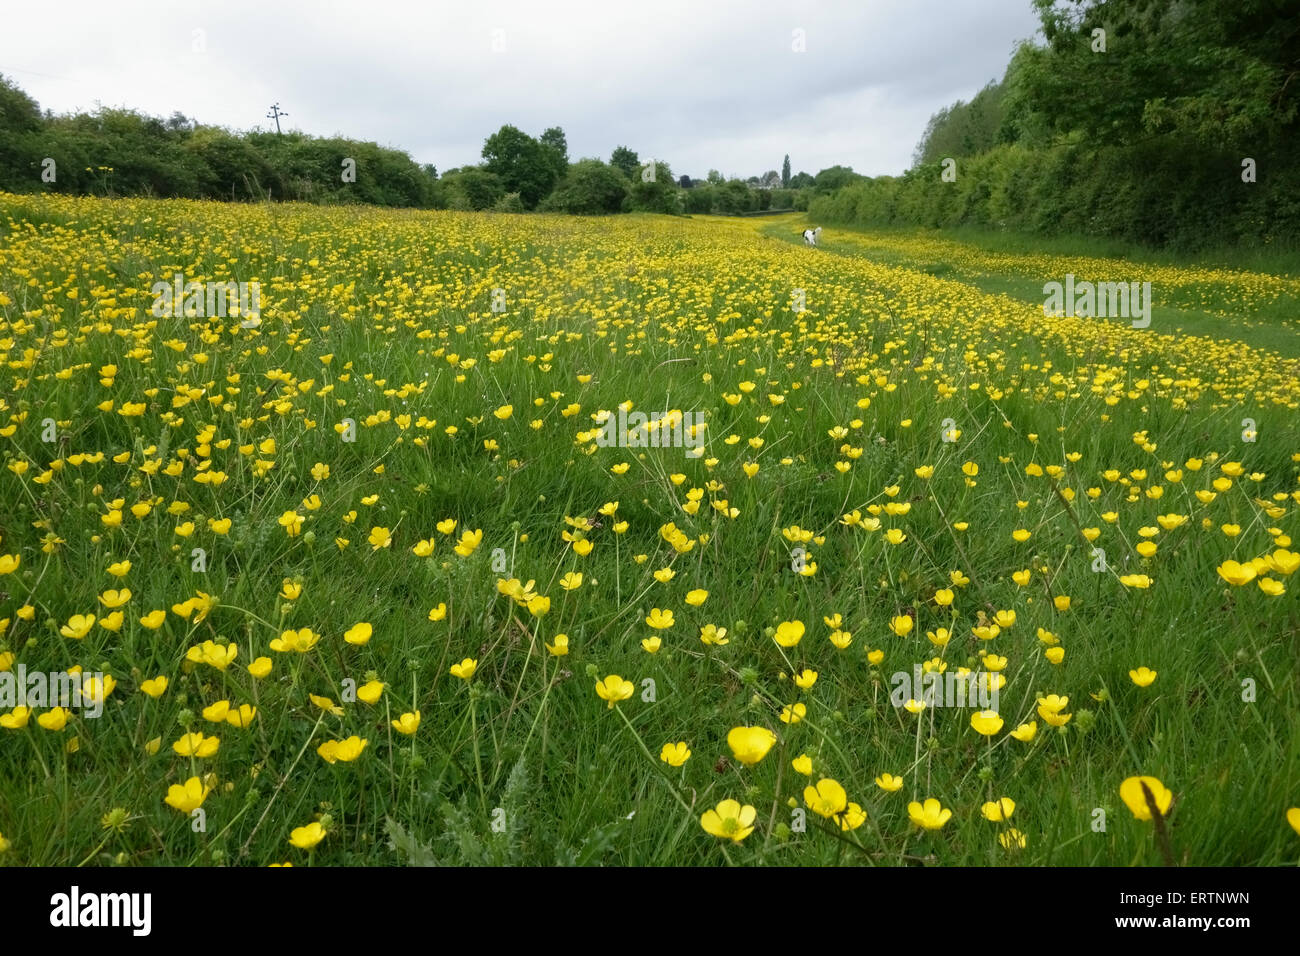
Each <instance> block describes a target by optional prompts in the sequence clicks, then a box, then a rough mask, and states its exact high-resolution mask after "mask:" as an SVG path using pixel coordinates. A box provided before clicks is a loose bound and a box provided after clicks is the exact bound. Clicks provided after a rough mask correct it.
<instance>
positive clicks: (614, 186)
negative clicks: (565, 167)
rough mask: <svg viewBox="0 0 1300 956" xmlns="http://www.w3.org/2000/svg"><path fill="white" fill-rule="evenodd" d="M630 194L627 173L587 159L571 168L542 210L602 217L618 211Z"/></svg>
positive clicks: (595, 160)
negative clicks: (625, 174)
mask: <svg viewBox="0 0 1300 956" xmlns="http://www.w3.org/2000/svg"><path fill="white" fill-rule="evenodd" d="M627 194H628V181H627V178H626V177H625V176H624V175H623V173H622V172H621V171H620V170H618V169H615V168H614V167H613V166H607V165H605V164H604V163H602V162H601V161H600V160H598V159H583V160H579V161H578V162H576V163H574V164H573V165H572V166H570V167H569V171H568V173H567V174H566V175H565V177H564V179H563V181H561V183H560V185H559V186H558V187H556V190H555V192H553V193H551V195H549V196H548V197H546V199H544V200H543V201H542V203H541V205H540V206H539V207H538V208H539V209H541V210H543V211H547V212H567V213H573V214H576V215H582V216H598V215H603V214H606V213H614V212H618V211H619V210H620V209H621V208H622V207H623V200H624V199H625V198H626V197H627Z"/></svg>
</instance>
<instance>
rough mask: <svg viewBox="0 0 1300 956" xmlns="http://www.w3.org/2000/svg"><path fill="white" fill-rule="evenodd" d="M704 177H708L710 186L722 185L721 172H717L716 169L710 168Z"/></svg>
mask: <svg viewBox="0 0 1300 956" xmlns="http://www.w3.org/2000/svg"><path fill="white" fill-rule="evenodd" d="M705 178H706V179H708V181H709V185H710V186H721V185H722V173H720V172H718V171H717V170H716V169H710V170H709V175H708V176H706V177H705Z"/></svg>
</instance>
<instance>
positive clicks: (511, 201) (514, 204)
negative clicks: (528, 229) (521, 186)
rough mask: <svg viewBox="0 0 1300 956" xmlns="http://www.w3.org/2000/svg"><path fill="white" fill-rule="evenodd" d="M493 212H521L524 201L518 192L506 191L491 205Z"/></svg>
mask: <svg viewBox="0 0 1300 956" xmlns="http://www.w3.org/2000/svg"><path fill="white" fill-rule="evenodd" d="M492 211H493V212H523V211H524V203H523V200H522V199H520V197H519V193H506V194H505V195H504V196H502V197H501V198H500V199H498V200H497V201H496V203H495V204H494V205H493V206H492Z"/></svg>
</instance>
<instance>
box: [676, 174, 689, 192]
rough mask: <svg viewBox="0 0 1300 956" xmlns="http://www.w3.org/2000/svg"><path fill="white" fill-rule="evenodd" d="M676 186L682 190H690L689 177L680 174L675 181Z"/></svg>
mask: <svg viewBox="0 0 1300 956" xmlns="http://www.w3.org/2000/svg"><path fill="white" fill-rule="evenodd" d="M677 185H678V186H680V187H681V188H682V189H690V188H691V177H690V176H687V175H686V174H685V173H682V175H681V176H680V177H678V179H677Z"/></svg>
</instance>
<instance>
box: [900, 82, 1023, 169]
mask: <svg viewBox="0 0 1300 956" xmlns="http://www.w3.org/2000/svg"><path fill="white" fill-rule="evenodd" d="M1003 94H1004V90H1003V88H1002V84H1001V83H997V82H993V83H989V84H988V85H987V86H985V87H984V89H982V90H980V91H979V92H978V93H976V94H975V96H974V98H973V99H972V100H971V101H970V102H969V103H964V102H962V101H961V100H958V101H957V102H956V103H954V104H953V105H952V106H945V107H944V108H943V109H941V110H939V112H937V113H935V114H934V115H933V116H931V117H930V122H929V123H928V124H927V125H926V127H925V133H924V134H923V135H922V136H921V141H920V143H918V144H917V147H916V151H915V152H914V153H913V155H912V162H913V164H914V165H915V164H919V163H934V162H938V161H939V160H941V159H945V158H948V157H953V158H959V157H968V156H978V155H979V154H980V153H984V152H987V151H988V150H990V149H992V148H993V147H994V146H996V145H997V144H998V143H999V142H1003V141H1005V140H1006V139H1009V138H1010V137H1009V136H1008V135H1007V132H1006V131H1005V119H1006V110H1005V108H1004V107H1003Z"/></svg>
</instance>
